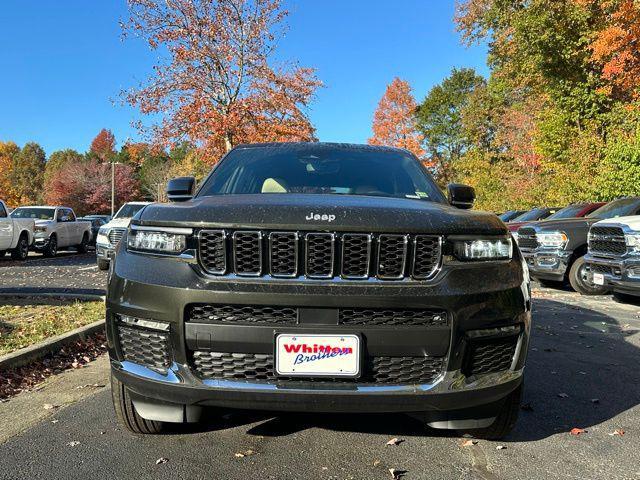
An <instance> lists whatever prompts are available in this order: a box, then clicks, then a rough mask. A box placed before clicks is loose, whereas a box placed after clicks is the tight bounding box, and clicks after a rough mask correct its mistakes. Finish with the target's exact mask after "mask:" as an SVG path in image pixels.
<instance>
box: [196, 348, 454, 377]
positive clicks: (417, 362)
mask: <svg viewBox="0 0 640 480" xmlns="http://www.w3.org/2000/svg"><path fill="white" fill-rule="evenodd" d="M191 361H192V367H193V369H194V371H195V372H196V374H197V375H198V376H199V377H201V378H203V379H216V380H248V381H276V380H282V381H285V382H288V383H294V382H297V383H306V382H325V383H326V382H331V383H357V384H373V385H376V384H387V385H388V384H400V385H401V384H407V385H411V384H426V383H433V381H434V380H435V379H436V378H437V377H438V376H439V375H440V374H441V373H442V371H443V369H444V358H443V357H367V358H366V359H365V362H364V363H365V364H364V365H363V372H362V376H361V377H360V378H358V379H354V378H341V377H332V378H318V377H315V378H304V377H284V378H283V377H276V375H275V369H274V359H273V355H267V354H253V353H220V352H205V351H195V352H193V355H192V360H191Z"/></svg>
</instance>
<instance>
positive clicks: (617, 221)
mask: <svg viewBox="0 0 640 480" xmlns="http://www.w3.org/2000/svg"><path fill="white" fill-rule="evenodd" d="M605 224H606V225H624V226H626V227H628V228H629V229H631V230H640V215H629V216H626V217H615V218H608V219H606V220H600V221H599V222H597V223H596V225H605Z"/></svg>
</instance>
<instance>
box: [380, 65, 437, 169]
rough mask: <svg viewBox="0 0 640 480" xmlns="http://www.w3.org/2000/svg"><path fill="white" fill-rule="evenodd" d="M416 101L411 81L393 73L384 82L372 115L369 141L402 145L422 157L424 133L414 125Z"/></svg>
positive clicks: (396, 145)
mask: <svg viewBox="0 0 640 480" xmlns="http://www.w3.org/2000/svg"><path fill="white" fill-rule="evenodd" d="M416 107H417V105H416V101H415V99H414V98H413V95H412V93H411V85H409V83H408V82H406V81H405V80H401V79H400V78H398V77H396V78H394V79H393V81H392V82H391V83H390V84H389V85H388V86H387V89H386V91H385V92H384V95H383V96H382V98H381V99H380V102H379V103H378V108H377V109H376V111H375V113H374V116H373V127H372V128H373V137H371V138H370V139H369V143H370V144H371V145H386V146H388V147H398V148H405V149H407V150H409V151H410V152H412V153H413V154H414V155H416V156H417V157H418V158H422V157H424V154H425V152H424V150H423V149H422V146H421V144H422V141H423V140H424V137H423V136H422V134H420V133H419V132H418V131H417V129H416V122H415V112H416Z"/></svg>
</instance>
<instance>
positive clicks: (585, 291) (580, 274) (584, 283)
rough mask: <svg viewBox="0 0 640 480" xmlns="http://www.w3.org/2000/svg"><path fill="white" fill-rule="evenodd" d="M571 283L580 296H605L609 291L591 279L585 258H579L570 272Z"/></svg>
mask: <svg viewBox="0 0 640 480" xmlns="http://www.w3.org/2000/svg"><path fill="white" fill-rule="evenodd" d="M569 283H570V284H571V286H572V287H573V289H574V290H575V291H576V292H578V293H579V294H580V295H605V294H606V293H607V292H608V291H609V289H608V288H607V287H606V286H604V285H596V284H595V283H593V282H592V281H591V280H590V279H589V275H588V273H587V264H586V263H585V261H584V257H580V258H578V259H577V260H576V261H575V262H573V265H571V270H569Z"/></svg>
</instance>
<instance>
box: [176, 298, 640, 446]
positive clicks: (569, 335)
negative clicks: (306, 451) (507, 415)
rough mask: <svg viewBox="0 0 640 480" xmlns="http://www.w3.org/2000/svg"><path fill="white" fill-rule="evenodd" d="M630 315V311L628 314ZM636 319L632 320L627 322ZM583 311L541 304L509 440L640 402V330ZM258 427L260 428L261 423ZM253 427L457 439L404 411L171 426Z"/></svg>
mask: <svg viewBox="0 0 640 480" xmlns="http://www.w3.org/2000/svg"><path fill="white" fill-rule="evenodd" d="M628 315H629V316H631V315H632V314H631V313H630V312H629V313H628ZM629 320H630V319H629ZM626 324H627V322H626V321H625V318H621V319H620V320H616V319H614V318H613V317H611V316H609V315H606V314H603V313H601V312H598V311H595V310H591V309H588V308H584V307H577V306H574V305H569V304H565V303H562V302H556V301H552V300H548V299H544V298H543V299H536V300H535V304H534V321H533V325H534V326H533V329H532V341H531V349H530V351H529V358H528V362H527V367H526V375H525V394H524V400H523V405H527V406H528V407H527V409H526V410H525V409H523V410H522V411H521V412H520V418H519V421H518V424H517V425H516V428H515V429H514V430H513V432H512V433H511V434H510V435H509V436H508V437H507V438H506V439H504V441H517V442H527V441H535V440H539V439H543V438H546V437H549V436H551V435H554V434H556V433H560V432H568V431H569V430H571V429H572V428H574V427H580V428H587V429H588V428H589V427H591V426H594V425H597V424H600V423H602V422H604V421H607V420H610V419H612V418H614V417H616V416H617V415H619V414H621V413H623V412H625V411H627V410H629V409H631V408H633V407H635V406H636V405H638V404H639V403H640V388H638V385H639V384H640V369H638V368H637V366H638V361H639V360H640V352H639V351H638V347H636V346H634V345H632V344H631V343H630V342H629V341H628V337H629V335H631V334H634V333H637V332H638V330H633V329H631V327H630V326H628V325H626ZM257 422H260V423H258V424H257V425H255V423H257ZM241 425H247V426H249V425H252V426H251V427H250V428H249V430H248V431H247V433H248V434H250V435H260V436H265V437H279V436H286V435H290V434H293V433H296V432H299V431H302V430H306V429H309V428H321V429H327V430H334V431H351V432H362V433H379V434H387V435H390V436H406V437H409V436H423V435H429V436H457V435H458V434H457V433H456V432H451V431H443V430H432V429H425V428H424V427H423V426H422V424H421V423H420V422H419V421H418V420H417V419H414V418H412V417H410V416H409V415H403V414H376V415H372V414H361V415H351V414H304V413H301V414H293V413H291V414H276V415H274V414H273V413H257V412H242V411H237V412H232V413H228V414H227V415H225V416H224V417H223V418H221V417H220V415H219V414H216V413H215V412H210V419H209V421H205V422H203V423H202V424H200V425H197V426H192V427H189V428H187V429H186V430H185V429H184V428H182V427H176V428H174V429H173V431H174V433H176V434H178V433H185V432H187V431H192V432H196V431H198V432H202V431H211V430H220V429H226V428H231V427H237V426H241Z"/></svg>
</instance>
